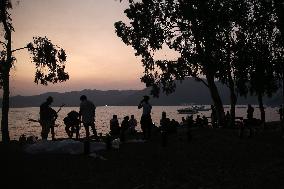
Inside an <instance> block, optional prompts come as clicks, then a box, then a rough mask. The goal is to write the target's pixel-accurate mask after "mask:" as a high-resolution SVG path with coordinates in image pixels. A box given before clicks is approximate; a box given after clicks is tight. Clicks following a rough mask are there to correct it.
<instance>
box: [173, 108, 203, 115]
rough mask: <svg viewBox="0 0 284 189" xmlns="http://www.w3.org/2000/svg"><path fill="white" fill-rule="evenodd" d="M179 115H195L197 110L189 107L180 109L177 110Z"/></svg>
mask: <svg viewBox="0 0 284 189" xmlns="http://www.w3.org/2000/svg"><path fill="white" fill-rule="evenodd" d="M177 111H178V113H179V114H196V113H198V110H195V109H192V108H190V107H188V108H181V109H178V110H177Z"/></svg>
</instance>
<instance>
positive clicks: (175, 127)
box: [169, 119, 179, 133]
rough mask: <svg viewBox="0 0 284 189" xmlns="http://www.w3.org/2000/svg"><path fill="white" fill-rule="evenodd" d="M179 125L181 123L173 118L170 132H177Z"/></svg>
mask: <svg viewBox="0 0 284 189" xmlns="http://www.w3.org/2000/svg"><path fill="white" fill-rule="evenodd" d="M178 127H179V123H178V122H177V121H176V120H175V119H172V121H171V123H170V128H169V132H170V133H177V128H178Z"/></svg>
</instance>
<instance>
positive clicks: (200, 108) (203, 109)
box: [192, 105, 211, 111]
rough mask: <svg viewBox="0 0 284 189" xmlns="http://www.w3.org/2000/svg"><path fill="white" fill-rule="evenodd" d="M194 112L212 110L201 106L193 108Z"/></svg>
mask: <svg viewBox="0 0 284 189" xmlns="http://www.w3.org/2000/svg"><path fill="white" fill-rule="evenodd" d="M192 109H193V110H197V111H209V110H211V108H206V107H205V106H203V105H201V106H192Z"/></svg>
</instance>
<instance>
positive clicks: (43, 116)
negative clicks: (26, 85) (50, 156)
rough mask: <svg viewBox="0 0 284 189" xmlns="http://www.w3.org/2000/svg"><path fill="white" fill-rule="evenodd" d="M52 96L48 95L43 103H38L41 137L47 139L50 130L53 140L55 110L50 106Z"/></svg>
mask: <svg viewBox="0 0 284 189" xmlns="http://www.w3.org/2000/svg"><path fill="white" fill-rule="evenodd" d="M52 102H53V98H52V97H51V96H49V97H48V98H47V99H46V101H45V102H44V103H42V104H41V105H40V112H39V114H40V125H41V128H42V131H41V138H42V139H43V140H47V137H48V134H49V131H50V130H51V135H52V140H55V133H54V125H55V120H56V118H57V112H56V111H55V110H54V109H52V108H51V107H50V105H51V103H52Z"/></svg>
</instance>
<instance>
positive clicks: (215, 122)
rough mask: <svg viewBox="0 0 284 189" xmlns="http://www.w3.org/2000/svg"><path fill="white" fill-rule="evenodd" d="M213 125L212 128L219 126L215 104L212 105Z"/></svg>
mask: <svg viewBox="0 0 284 189" xmlns="http://www.w3.org/2000/svg"><path fill="white" fill-rule="evenodd" d="M211 125H212V128H215V127H217V112H216V109H215V106H214V105H211Z"/></svg>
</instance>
